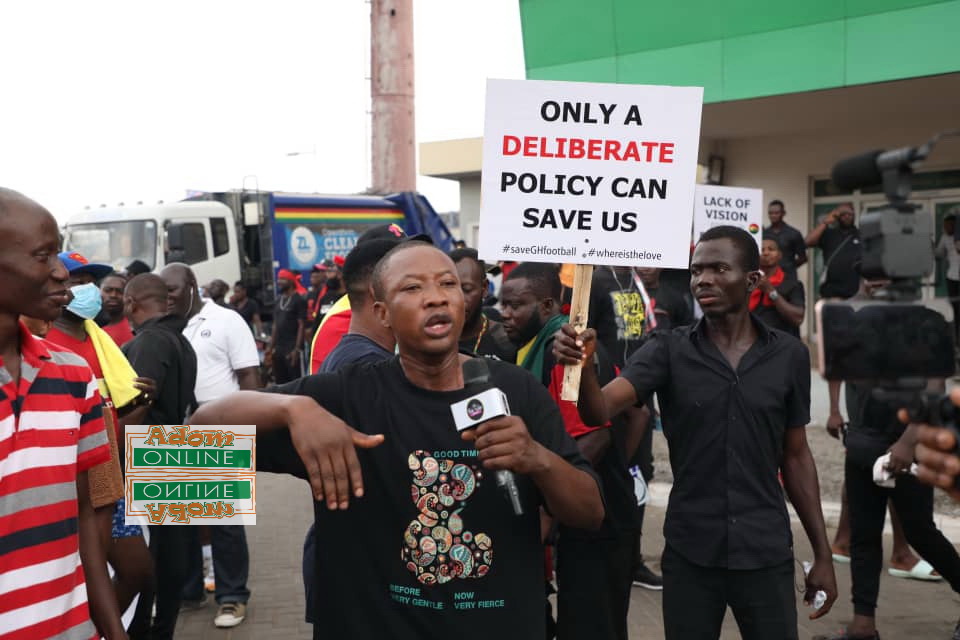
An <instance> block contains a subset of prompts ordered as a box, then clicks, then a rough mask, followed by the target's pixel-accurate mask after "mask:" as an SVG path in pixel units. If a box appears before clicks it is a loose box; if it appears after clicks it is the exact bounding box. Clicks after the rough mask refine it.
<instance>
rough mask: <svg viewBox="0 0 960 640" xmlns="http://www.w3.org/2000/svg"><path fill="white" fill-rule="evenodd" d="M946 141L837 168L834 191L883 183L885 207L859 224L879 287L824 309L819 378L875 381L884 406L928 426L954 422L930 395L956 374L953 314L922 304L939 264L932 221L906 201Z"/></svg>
mask: <svg viewBox="0 0 960 640" xmlns="http://www.w3.org/2000/svg"><path fill="white" fill-rule="evenodd" d="M943 135H951V134H949V133H948V134H937V135H936V136H934V137H933V139H931V140H930V141H929V142H927V143H926V144H924V145H922V146H920V147H905V148H902V149H895V150H892V151H871V152H869V153H865V154H861V155H858V156H856V157H853V158H848V159H846V160H843V161H841V162H838V163H837V164H836V165H835V166H834V168H833V172H832V180H833V182H834V184H836V185H837V186H838V187H840V188H842V189H845V190H853V189H858V188H863V187H872V186H878V185H882V187H883V191H884V193H885V194H886V196H887V200H888V204H887V206H886V207H884V208H883V209H880V210H876V211H869V212H867V213H864V214H863V215H862V216H861V217H860V225H859V227H860V240H861V244H862V260H861V263H860V275H861V276H862V278H863V279H864V280H866V281H867V282H870V283H872V284H875V285H876V286H875V287H870V288H869V293H868V296H867V297H866V298H864V299H854V300H846V301H820V302H819V303H817V307H816V320H817V333H818V335H819V344H818V349H819V356H820V358H819V359H820V372H821V373H822V374H823V376H824V377H825V378H827V379H828V380H849V381H862V382H868V383H870V384H871V385H873V386H874V387H875V388H876V389H875V392H874V393H875V395H876V396H877V397H878V399H882V400H883V401H887V402H890V403H896V406H899V407H905V408H907V409H908V411H910V412H911V414H912V416H913V417H914V419H917V420H921V419H922V420H924V421H927V422H929V423H930V424H943V423H948V422H954V417H953V414H954V411H953V406H952V405H951V404H950V403H949V402H948V401H945V400H946V399H945V398H943V397H942V396H940V395H939V394H931V393H928V392H927V391H926V388H927V379H929V378H948V377H950V376H952V375H953V374H954V372H955V370H956V359H955V356H954V341H953V335H954V331H953V323H954V321H955V319H954V317H953V310H952V308H951V306H950V304H949V303H948V302H947V301H946V300H928V301H922V302H921V300H920V298H921V287H922V284H923V279H924V278H926V277H928V276H929V275H930V274H931V272H932V270H933V266H934V253H933V241H932V239H933V234H934V229H933V219H932V216H930V215H927V214H925V213H923V212H920V211H918V210H917V207H916V206H915V205H913V204H911V203H909V202H908V198H909V196H910V190H911V178H912V176H913V169H914V167H915V166H916V165H917V164H918V163H920V162H921V161H922V160H924V159H925V158H926V157H927V156H928V155H929V153H930V151H931V150H932V149H933V146H934V145H935V144H936V143H937V141H938V140H939V139H940V138H941V137H942V136H943Z"/></svg>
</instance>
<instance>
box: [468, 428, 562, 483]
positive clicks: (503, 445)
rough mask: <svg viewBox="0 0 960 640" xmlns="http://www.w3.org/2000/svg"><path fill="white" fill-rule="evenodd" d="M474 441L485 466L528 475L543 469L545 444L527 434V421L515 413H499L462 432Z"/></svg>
mask: <svg viewBox="0 0 960 640" xmlns="http://www.w3.org/2000/svg"><path fill="white" fill-rule="evenodd" d="M461 437H462V438H463V439H464V440H467V441H468V442H473V445H474V446H475V447H476V448H477V454H478V456H479V458H480V461H481V462H482V463H483V467H484V468H485V469H492V470H500V469H507V470H510V471H513V472H515V473H522V474H525V475H530V474H534V473H537V472H539V471H545V470H546V468H547V466H548V462H547V461H546V457H545V456H544V455H543V454H544V451H545V450H544V448H543V447H542V446H541V445H540V443H538V442H537V441H536V440H534V439H533V438H532V437H531V436H530V431H529V430H528V429H527V425H526V424H525V423H524V422H523V420H522V419H521V418H520V417H518V416H500V417H499V418H494V419H493V420H488V421H487V422H484V423H483V424H481V425H480V426H479V427H477V428H476V429H468V430H467V431H464V432H463V435H462V436H461Z"/></svg>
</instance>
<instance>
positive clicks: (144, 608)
mask: <svg viewBox="0 0 960 640" xmlns="http://www.w3.org/2000/svg"><path fill="white" fill-rule="evenodd" d="M196 536H197V528H196V527H191V526H188V525H183V526H178V525H150V553H151V555H153V571H154V576H155V586H154V589H153V591H152V592H150V591H144V592H142V593H141V594H140V600H139V601H138V602H137V609H136V612H135V613H134V616H133V622H131V623H130V631H129V635H130V640H168V639H170V638H173V632H174V630H175V629H176V627H177V616H178V615H179V613H180V602H181V599H182V594H183V585H184V583H186V581H187V575H188V573H189V566H190V563H189V559H190V548H191V545H192V543H193V541H194V539H195V538H196ZM154 599H156V602H157V615H156V616H155V617H154V618H153V622H152V624H151V621H150V614H151V610H152V609H153V602H154Z"/></svg>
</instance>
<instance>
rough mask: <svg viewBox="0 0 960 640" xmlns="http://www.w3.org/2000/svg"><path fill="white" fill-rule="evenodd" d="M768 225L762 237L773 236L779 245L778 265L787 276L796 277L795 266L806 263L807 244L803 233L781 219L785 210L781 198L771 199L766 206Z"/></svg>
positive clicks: (785, 212) (785, 213)
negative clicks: (768, 218)
mask: <svg viewBox="0 0 960 640" xmlns="http://www.w3.org/2000/svg"><path fill="white" fill-rule="evenodd" d="M767 215H768V216H769V217H770V226H769V227H767V228H766V229H764V230H763V237H764V238H773V240H774V241H776V243H777V244H778V245H779V246H780V253H781V256H780V267H781V268H782V269H783V271H784V273H786V274H787V277H789V278H796V277H797V267H800V266H803V265H805V264H806V263H807V244H806V242H805V241H804V238H803V234H802V233H800V231H799V230H798V229H796V228H795V227H791V226H790V225H788V224H787V223H786V222H784V221H783V217H784V216H785V215H787V210H786V209H785V208H784V206H783V201H782V200H771V201H770V206H769V207H768V208H767Z"/></svg>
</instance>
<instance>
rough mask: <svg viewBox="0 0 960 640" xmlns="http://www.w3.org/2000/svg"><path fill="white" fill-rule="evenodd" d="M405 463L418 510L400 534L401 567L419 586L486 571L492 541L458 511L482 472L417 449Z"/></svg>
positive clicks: (479, 574) (478, 574)
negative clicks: (470, 524)
mask: <svg viewBox="0 0 960 640" xmlns="http://www.w3.org/2000/svg"><path fill="white" fill-rule="evenodd" d="M407 465H408V466H409V468H410V471H411V472H413V484H412V485H410V497H411V499H412V500H413V503H414V504H415V505H417V511H419V514H418V515H417V518H416V520H413V521H411V522H410V524H409V525H407V529H406V531H404V533H403V542H404V544H403V550H402V552H401V559H402V560H403V562H404V563H405V564H406V567H407V570H408V571H410V572H411V573H412V574H413V575H414V576H416V578H417V580H418V581H419V582H420V583H422V584H425V585H433V584H444V583H446V582H450V581H451V580H453V579H455V578H461V579H467V578H482V577H483V576H485V575H487V573H488V572H489V571H490V567H491V565H492V564H493V540H491V539H490V536H488V535H487V534H485V533H473V532H472V531H470V530H468V529H467V528H466V526H467V525H466V523H464V521H463V518H462V517H461V515H460V513H461V511H463V509H464V507H466V504H467V500H469V498H470V496H472V495H473V494H474V493H475V492H476V490H477V489H478V488H479V486H480V481H481V480H482V479H483V472H481V471H478V470H477V469H476V468H475V467H473V466H471V465H467V464H464V463H462V462H456V463H455V462H454V461H453V460H449V459H446V458H441V459H437V458H435V457H433V456H432V455H430V453H429V452H428V451H422V450H418V451H414V452H413V453H411V454H410V456H409V457H408V458H407Z"/></svg>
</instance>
